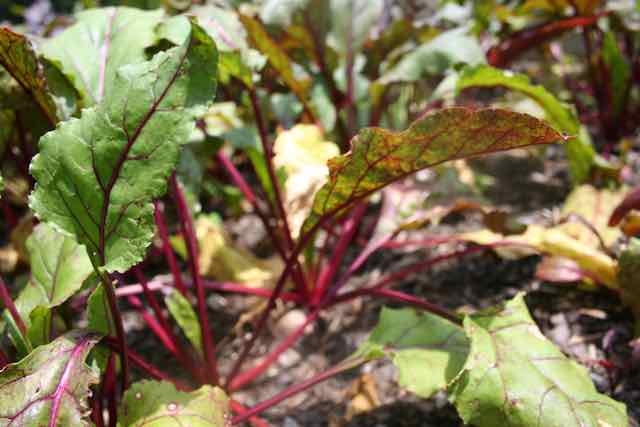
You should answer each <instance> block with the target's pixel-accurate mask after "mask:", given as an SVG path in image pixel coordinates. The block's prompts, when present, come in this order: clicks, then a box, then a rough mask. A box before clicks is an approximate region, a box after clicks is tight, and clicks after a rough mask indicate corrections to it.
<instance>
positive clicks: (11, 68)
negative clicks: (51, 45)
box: [0, 28, 58, 125]
mask: <svg viewBox="0 0 640 427" xmlns="http://www.w3.org/2000/svg"><path fill="white" fill-rule="evenodd" d="M0 65H2V66H3V67H4V68H5V69H6V70H7V72H8V73H9V74H10V75H11V76H12V77H13V78H14V79H15V80H16V81H17V82H18V83H19V84H20V86H21V87H22V89H24V91H25V92H26V93H27V94H29V95H30V96H31V97H32V98H33V100H34V102H35V103H36V105H37V106H38V108H39V109H40V110H41V111H42V113H43V114H44V116H45V117H46V118H47V119H48V120H49V122H50V123H51V124H52V125H54V124H56V123H57V122H58V118H57V116H56V104H55V102H54V100H53V98H52V97H51V95H50V93H49V88H48V85H47V80H46V78H45V74H44V69H43V67H42V64H41V63H40V61H39V60H38V57H37V56H36V53H35V52H34V50H33V47H32V46H31V42H30V41H29V40H28V39H27V38H26V37H25V36H23V35H22V34H17V33H14V32H13V31H11V30H9V29H8V28H0Z"/></svg>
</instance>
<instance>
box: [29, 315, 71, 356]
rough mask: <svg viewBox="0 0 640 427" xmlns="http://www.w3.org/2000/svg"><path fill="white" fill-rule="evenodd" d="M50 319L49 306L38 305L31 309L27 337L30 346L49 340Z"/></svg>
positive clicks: (51, 318)
mask: <svg viewBox="0 0 640 427" xmlns="http://www.w3.org/2000/svg"><path fill="white" fill-rule="evenodd" d="M52 321H53V313H52V311H51V309H50V308H47V307H43V306H41V305H39V306H37V307H36V308H34V309H33V310H31V314H29V326H28V330H27V337H28V338H29V342H30V343H31V345H32V346H34V347H37V346H39V345H44V344H48V343H49V341H50V340H51V338H50V335H49V334H50V332H51V322H52ZM25 323H26V322H25ZM63 330H64V329H63Z"/></svg>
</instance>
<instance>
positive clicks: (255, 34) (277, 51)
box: [240, 15, 310, 110]
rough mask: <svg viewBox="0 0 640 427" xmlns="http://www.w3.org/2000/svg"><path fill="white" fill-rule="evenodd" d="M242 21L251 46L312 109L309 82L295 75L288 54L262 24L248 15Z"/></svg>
mask: <svg viewBox="0 0 640 427" xmlns="http://www.w3.org/2000/svg"><path fill="white" fill-rule="evenodd" d="M240 21H241V22H242V24H243V25H244V27H245V28H246V30H247V33H248V34H249V40H250V41H251V44H252V45H254V46H255V48H256V49H258V50H259V51H260V52H262V53H263V54H264V55H265V56H266V57H267V59H268V61H269V63H270V64H271V66H272V67H273V68H275V69H276V71H277V72H278V75H279V76H280V78H281V79H282V81H283V82H284V83H285V84H286V85H287V86H288V87H289V88H290V89H291V91H292V92H293V93H294V94H295V95H296V96H297V97H298V99H299V100H300V102H301V103H302V104H303V105H304V106H305V109H306V110H309V109H310V107H309V105H308V103H307V86H308V84H307V82H303V81H300V80H298V79H297V78H296V76H295V75H294V73H293V68H292V66H291V60H290V59H289V57H288V56H287V53H286V52H285V51H284V50H282V48H281V47H280V46H279V45H278V44H277V43H276V42H275V41H274V40H273V39H271V37H270V36H269V34H268V33H267V31H266V30H265V28H264V27H263V26H262V24H261V23H260V22H259V21H257V20H256V19H253V18H251V17H249V16H246V15H240Z"/></svg>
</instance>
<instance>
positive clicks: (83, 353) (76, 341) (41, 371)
mask: <svg viewBox="0 0 640 427" xmlns="http://www.w3.org/2000/svg"><path fill="white" fill-rule="evenodd" d="M98 338H99V336H98V335H95V334H92V333H87V332H86V331H73V332H69V333H67V334H65V335H62V336H60V337H59V338H57V339H56V340H55V341H53V342H52V343H50V344H47V345H43V346H40V347H37V348H36V349H35V350H34V351H33V352H31V353H30V354H29V355H28V356H27V357H25V358H24V359H22V360H21V361H19V362H17V363H13V364H10V365H8V366H7V367H5V368H4V369H3V370H2V372H0V391H1V392H2V399H0V424H1V425H15V426H25V427H36V426H37V427H39V426H49V427H54V426H74V427H75V426H78V427H82V426H89V425H90V424H89V421H88V417H87V416H88V409H89V405H88V402H87V398H88V397H89V393H90V391H89V386H91V385H92V384H96V383H97V382H98V374H97V372H95V371H94V370H93V369H92V368H90V367H88V366H87V365H86V364H85V358H86V357H87V354H88V353H89V351H90V350H91V348H92V347H93V346H94V345H95V344H96V342H97V341H98Z"/></svg>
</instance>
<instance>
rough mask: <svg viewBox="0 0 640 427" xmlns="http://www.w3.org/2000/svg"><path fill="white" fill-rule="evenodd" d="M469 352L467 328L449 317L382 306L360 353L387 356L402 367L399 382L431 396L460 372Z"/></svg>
mask: <svg viewBox="0 0 640 427" xmlns="http://www.w3.org/2000/svg"><path fill="white" fill-rule="evenodd" d="M468 352H469V340H468V339H467V337H466V335H465V334H464V330H463V329H462V328H461V327H459V326H457V325H454V324H453V323H451V322H449V321H448V320H446V319H443V318H442V317H439V316H435V315H433V314H430V313H417V312H416V311H415V310H412V309H401V310H395V309H390V308H383V309H382V313H381V314H380V321H379V322H378V325H377V326H376V328H375V329H374V330H373V332H371V335H370V336H369V338H368V339H367V341H365V342H364V343H363V344H362V346H361V347H360V349H359V350H358V352H357V355H358V356H362V357H365V358H367V359H374V358H379V357H383V356H384V355H388V356H389V357H390V358H391V360H392V361H393V364H394V365H395V366H396V367H397V368H398V370H399V378H398V382H399V383H400V385H401V386H402V387H404V388H406V389H408V390H409V391H411V392H413V393H416V394H417V395H419V396H421V397H425V398H428V397H430V396H431V395H433V394H434V393H435V392H437V391H438V390H441V389H444V388H445V387H446V386H447V385H448V384H449V383H450V382H451V381H452V380H453V379H454V378H455V377H456V375H458V373H459V372H460V370H461V369H462V366H463V365H464V362H465V360H466V359H467V354H468Z"/></svg>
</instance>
